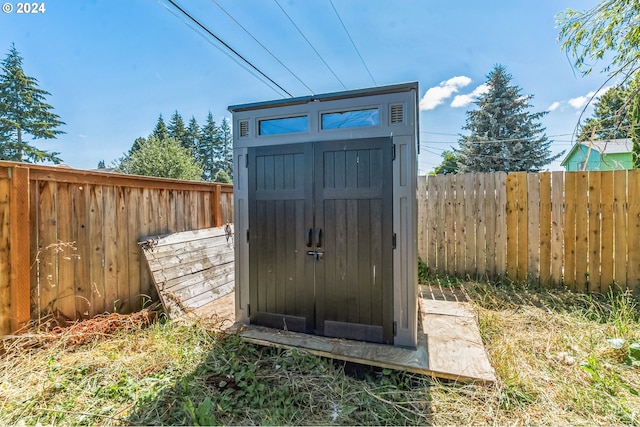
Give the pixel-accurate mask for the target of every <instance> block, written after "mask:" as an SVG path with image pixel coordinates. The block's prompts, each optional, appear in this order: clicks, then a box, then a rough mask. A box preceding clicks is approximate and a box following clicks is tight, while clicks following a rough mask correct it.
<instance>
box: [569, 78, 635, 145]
mask: <svg viewBox="0 0 640 427" xmlns="http://www.w3.org/2000/svg"><path fill="white" fill-rule="evenodd" d="M630 91H631V88H630V86H629V85H620V86H615V87H612V88H611V89H609V90H607V91H606V92H605V93H604V95H602V96H601V97H600V99H599V100H598V101H597V102H596V103H595V106H594V110H593V116H592V117H589V118H588V119H587V120H586V121H585V123H584V125H583V126H582V127H581V128H580V133H579V134H578V138H577V139H578V141H589V140H590V139H591V135H592V134H593V130H594V129H595V134H594V139H619V138H627V137H628V136H629V126H630V123H629V114H628V110H629V108H628V106H629V105H628V100H629V92H630Z"/></svg>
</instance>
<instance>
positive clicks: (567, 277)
mask: <svg viewBox="0 0 640 427" xmlns="http://www.w3.org/2000/svg"><path fill="white" fill-rule="evenodd" d="M577 175H578V172H567V173H566V174H565V175H564V198H565V202H564V282H565V284H566V285H567V287H568V288H569V289H572V290H576V197H577V194H576V176H577Z"/></svg>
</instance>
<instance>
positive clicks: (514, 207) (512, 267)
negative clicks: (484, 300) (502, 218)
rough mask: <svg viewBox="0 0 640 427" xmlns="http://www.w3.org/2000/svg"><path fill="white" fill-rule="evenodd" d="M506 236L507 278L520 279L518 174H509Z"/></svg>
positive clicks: (507, 182)
mask: <svg viewBox="0 0 640 427" xmlns="http://www.w3.org/2000/svg"><path fill="white" fill-rule="evenodd" d="M506 184H507V198H506V201H507V205H506V208H507V210H506V212H507V214H506V226H507V227H506V238H507V240H506V241H507V252H506V253H507V254H508V257H507V259H506V261H507V279H509V280H517V279H518V258H517V253H518V180H517V175H516V174H511V173H510V174H508V175H507V181H506Z"/></svg>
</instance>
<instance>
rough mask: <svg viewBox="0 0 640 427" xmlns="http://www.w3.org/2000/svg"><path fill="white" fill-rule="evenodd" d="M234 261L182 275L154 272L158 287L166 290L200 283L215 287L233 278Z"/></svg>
mask: <svg viewBox="0 0 640 427" xmlns="http://www.w3.org/2000/svg"><path fill="white" fill-rule="evenodd" d="M234 271H235V269H234V263H233V262H228V263H226V264H219V265H216V266H214V267H211V268H207V269H204V270H198V271H195V272H194V273H191V274H185V275H183V276H174V277H172V278H168V279H167V280H166V281H165V278H164V277H162V275H161V274H158V273H156V274H154V275H153V276H154V278H155V280H156V283H157V285H158V286H159V287H158V289H161V290H166V291H179V290H181V289H183V288H191V287H195V286H198V285H199V284H200V283H206V284H207V286H211V287H216V286H220V285H222V284H224V283H227V282H229V281H230V280H231V278H233V275H234Z"/></svg>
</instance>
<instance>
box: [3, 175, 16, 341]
mask: <svg viewBox="0 0 640 427" xmlns="http://www.w3.org/2000/svg"><path fill="white" fill-rule="evenodd" d="M2 172H4V171H3V170H2V169H0V173H2ZM10 192H11V186H10V181H9V179H8V177H4V178H3V177H0V335H7V334H10V333H12V332H14V331H13V330H12V327H11V279H10V275H11V270H10V267H9V266H10V264H11V261H10V257H11V254H10V252H9V250H10V247H11V242H10V241H9V235H10V230H9V226H10V224H9V215H10V205H9V203H10V198H9V195H10Z"/></svg>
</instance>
